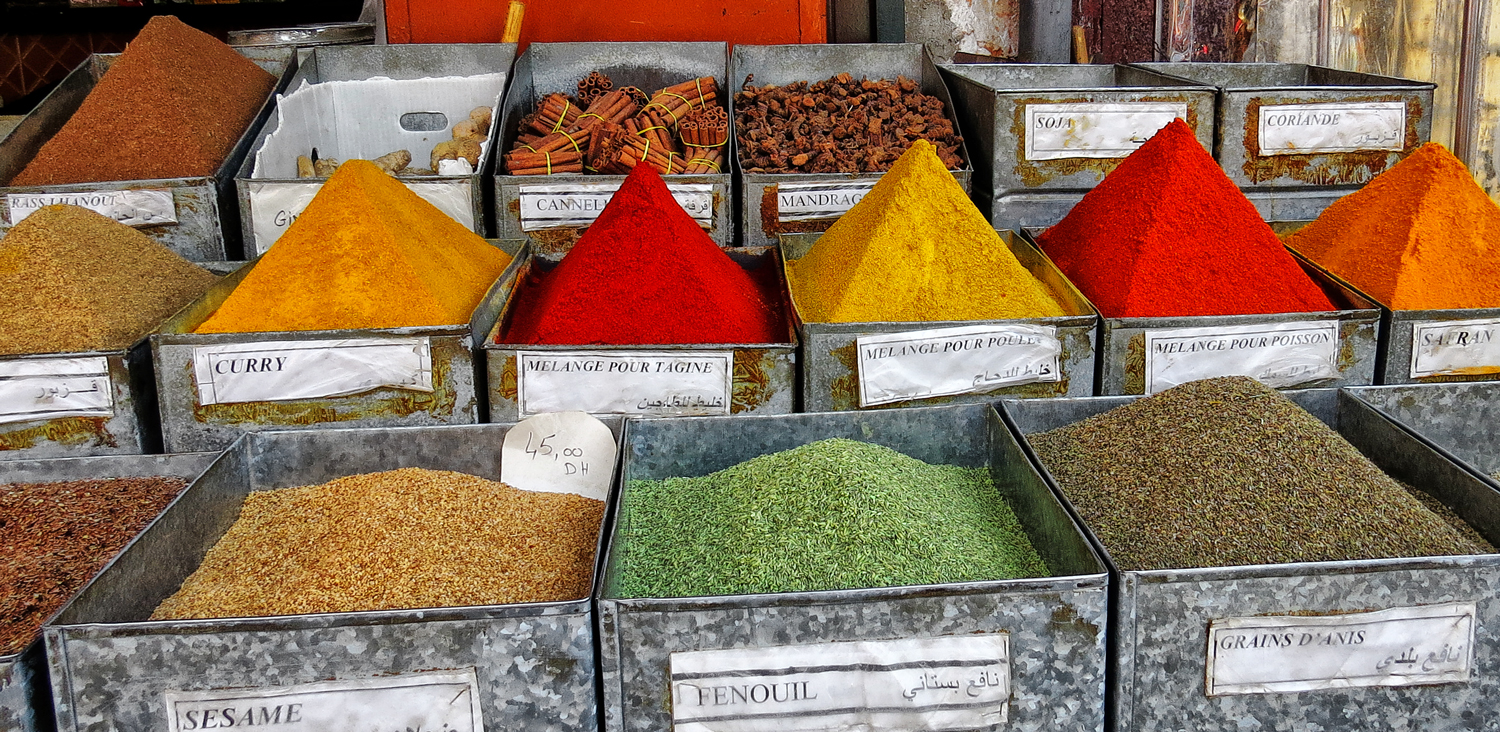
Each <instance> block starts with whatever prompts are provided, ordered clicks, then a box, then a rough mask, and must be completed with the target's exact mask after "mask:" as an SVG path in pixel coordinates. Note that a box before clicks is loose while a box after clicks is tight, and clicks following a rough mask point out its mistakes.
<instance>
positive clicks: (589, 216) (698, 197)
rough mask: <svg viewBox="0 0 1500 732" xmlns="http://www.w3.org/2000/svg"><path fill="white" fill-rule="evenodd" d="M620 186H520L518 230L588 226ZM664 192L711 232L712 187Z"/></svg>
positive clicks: (672, 186)
mask: <svg viewBox="0 0 1500 732" xmlns="http://www.w3.org/2000/svg"><path fill="white" fill-rule="evenodd" d="M618 190H620V183H613V182H612V183H570V184H568V185H541V186H520V188H519V196H518V198H519V199H520V204H521V230H522V231H539V230H541V229H558V228H569V227H580V226H588V225H589V224H592V223H594V219H597V218H599V213H600V212H601V211H603V210H604V207H605V206H606V205H607V204H608V203H609V199H610V198H611V197H613V196H614V195H615V191H618ZM667 191H668V192H670V193H671V194H672V198H674V199H676V201H677V203H678V205H680V206H682V209H683V210H684V211H687V212H688V215H689V216H692V217H693V220H694V221H697V222H698V225H699V226H702V227H703V228H705V229H711V228H713V224H714V187H713V185H712V184H710V183H668V184H667Z"/></svg>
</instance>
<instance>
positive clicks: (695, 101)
mask: <svg viewBox="0 0 1500 732" xmlns="http://www.w3.org/2000/svg"><path fill="white" fill-rule="evenodd" d="M718 92H719V87H718V83H717V82H715V81H714V77H712V76H702V77H699V78H697V79H693V80H691V81H685V82H683V83H681V84H676V85H673V86H669V87H667V88H665V89H662V90H661V91H658V92H657V93H656V94H654V95H652V96H651V101H649V102H647V103H646V106H645V107H643V108H642V109H643V111H645V110H654V111H656V112H657V113H658V114H660V115H661V116H662V117H663V118H664V119H670V120H671V123H672V126H673V127H676V126H677V123H679V122H681V121H682V120H683V119H684V118H686V117H687V116H688V115H689V114H691V113H692V111H693V110H695V109H698V108H701V107H706V106H708V105H710V104H713V103H715V102H716V101H717V100H718Z"/></svg>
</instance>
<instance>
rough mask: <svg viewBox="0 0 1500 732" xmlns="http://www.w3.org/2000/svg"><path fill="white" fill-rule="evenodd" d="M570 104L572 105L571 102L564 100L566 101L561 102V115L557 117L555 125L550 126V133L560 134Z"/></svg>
mask: <svg viewBox="0 0 1500 732" xmlns="http://www.w3.org/2000/svg"><path fill="white" fill-rule="evenodd" d="M571 104H573V102H571V101H569V100H566V99H564V100H563V108H562V114H559V115H557V124H555V125H553V126H552V131H553V132H562V129H563V120H564V119H567V117H568V107H569V105H571Z"/></svg>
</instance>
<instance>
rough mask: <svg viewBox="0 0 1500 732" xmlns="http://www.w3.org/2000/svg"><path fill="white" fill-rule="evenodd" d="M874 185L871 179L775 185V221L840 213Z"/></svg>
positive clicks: (828, 217) (815, 217) (806, 219)
mask: <svg viewBox="0 0 1500 732" xmlns="http://www.w3.org/2000/svg"><path fill="white" fill-rule="evenodd" d="M874 187H875V181H873V180H864V181H859V180H846V181H839V182H837V183H783V184H781V185H778V186H776V220H777V221H779V222H781V223H787V222H789V221H818V220H821V219H836V218H838V217H840V216H843V215H844V214H845V213H846V212H848V211H849V209H851V208H854V204H856V203H859V202H860V201H861V200H863V199H864V197H865V194H866V193H869V192H870V189H871V188H874Z"/></svg>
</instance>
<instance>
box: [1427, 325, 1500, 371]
mask: <svg viewBox="0 0 1500 732" xmlns="http://www.w3.org/2000/svg"><path fill="white" fill-rule="evenodd" d="M1495 373H1500V318H1487V319H1484V320H1449V321H1429V322H1421V323H1413V324H1412V328H1411V377H1412V378H1413V379H1420V378H1423V377H1427V376H1472V375H1479V374H1495Z"/></svg>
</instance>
